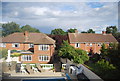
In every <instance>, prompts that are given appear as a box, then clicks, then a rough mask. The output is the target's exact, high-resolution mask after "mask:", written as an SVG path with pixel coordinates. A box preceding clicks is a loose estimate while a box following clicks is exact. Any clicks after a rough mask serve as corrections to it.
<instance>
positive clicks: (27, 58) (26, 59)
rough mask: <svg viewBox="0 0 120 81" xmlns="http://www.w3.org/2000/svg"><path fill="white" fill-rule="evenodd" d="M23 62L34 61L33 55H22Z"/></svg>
mask: <svg viewBox="0 0 120 81" xmlns="http://www.w3.org/2000/svg"><path fill="white" fill-rule="evenodd" d="M21 61H32V55H22V56H21Z"/></svg>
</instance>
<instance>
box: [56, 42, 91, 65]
mask: <svg viewBox="0 0 120 81" xmlns="http://www.w3.org/2000/svg"><path fill="white" fill-rule="evenodd" d="M58 55H59V56H61V57H63V58H68V59H70V60H71V59H72V60H73V62H75V63H78V64H83V63H84V62H85V61H88V60H89V57H88V55H87V52H86V51H84V50H81V49H75V48H74V47H73V46H71V45H69V43H68V41H63V44H62V46H61V48H60V49H59V50H58Z"/></svg>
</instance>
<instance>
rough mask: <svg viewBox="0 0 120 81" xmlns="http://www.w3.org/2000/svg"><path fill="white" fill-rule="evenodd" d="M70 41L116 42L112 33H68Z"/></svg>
mask: <svg viewBox="0 0 120 81" xmlns="http://www.w3.org/2000/svg"><path fill="white" fill-rule="evenodd" d="M68 37H69V41H70V43H75V42H117V40H116V39H115V38H114V36H113V35H112V34H105V35H103V34H92V33H69V34H68Z"/></svg>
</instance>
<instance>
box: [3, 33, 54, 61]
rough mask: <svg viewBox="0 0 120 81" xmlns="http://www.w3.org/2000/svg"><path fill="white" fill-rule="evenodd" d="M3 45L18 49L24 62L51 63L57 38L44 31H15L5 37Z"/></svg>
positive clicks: (10, 48) (20, 58)
mask: <svg viewBox="0 0 120 81" xmlns="http://www.w3.org/2000/svg"><path fill="white" fill-rule="evenodd" d="M1 44H2V45H1V47H3V48H7V49H9V50H17V51H19V52H20V53H21V54H22V55H21V56H19V60H20V61H21V62H22V63H49V61H50V59H51V57H52V55H53V53H54V49H55V40H53V39H52V38H50V37H48V36H47V35H46V34H43V33H29V32H27V31H25V32H24V33H13V34H10V35H8V36H6V37H3V39H2V43H1Z"/></svg>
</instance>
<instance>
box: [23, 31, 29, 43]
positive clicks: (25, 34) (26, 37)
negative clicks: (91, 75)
mask: <svg viewBox="0 0 120 81" xmlns="http://www.w3.org/2000/svg"><path fill="white" fill-rule="evenodd" d="M28 35H29V32H28V31H25V32H24V36H25V41H28Z"/></svg>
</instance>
